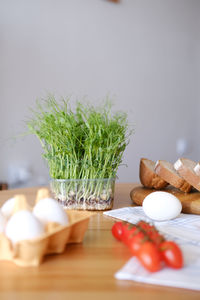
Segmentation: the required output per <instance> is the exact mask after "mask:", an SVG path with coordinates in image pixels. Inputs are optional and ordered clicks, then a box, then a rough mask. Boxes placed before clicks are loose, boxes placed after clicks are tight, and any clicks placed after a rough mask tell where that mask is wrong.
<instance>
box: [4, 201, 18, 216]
mask: <svg viewBox="0 0 200 300" xmlns="http://www.w3.org/2000/svg"><path fill="white" fill-rule="evenodd" d="M14 205H15V198H10V199H8V200H7V201H6V202H5V203H4V204H3V205H2V207H1V212H2V214H3V215H4V216H5V217H6V218H10V216H11V215H12V212H13V209H14Z"/></svg>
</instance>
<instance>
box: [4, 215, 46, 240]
mask: <svg viewBox="0 0 200 300" xmlns="http://www.w3.org/2000/svg"><path fill="white" fill-rule="evenodd" d="M44 232H45V231H44V225H43V224H42V223H41V222H40V221H39V220H38V219H37V218H36V217H35V216H34V215H33V214H32V213H31V212H30V211H28V210H20V211H18V212H16V213H15V214H14V215H12V216H11V217H10V219H9V220H8V222H7V224H6V227H5V235H6V236H7V237H8V238H9V239H10V240H11V241H12V243H13V244H15V243H17V242H19V241H22V240H30V239H35V238H38V237H40V236H41V235H42V234H43V233H44Z"/></svg>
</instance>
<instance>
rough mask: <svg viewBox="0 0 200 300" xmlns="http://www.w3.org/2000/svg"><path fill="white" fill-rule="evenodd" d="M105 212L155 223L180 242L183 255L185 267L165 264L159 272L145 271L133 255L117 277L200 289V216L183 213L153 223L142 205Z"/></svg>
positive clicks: (127, 218) (167, 236) (110, 214)
mask: <svg viewBox="0 0 200 300" xmlns="http://www.w3.org/2000/svg"><path fill="white" fill-rule="evenodd" d="M104 214H105V215H107V216H111V217H114V218H117V219H120V220H123V221H127V222H129V223H133V224H134V223H137V222H138V221H139V220H141V219H142V220H145V221H148V222H150V223H153V224H154V225H155V226H156V227H157V228H158V230H159V231H160V232H161V233H162V234H164V235H165V237H166V238H168V239H171V240H174V241H176V243H178V244H179V246H180V248H181V250H182V252H183V256H184V267H183V268H182V269H180V270H173V269H170V268H167V267H164V268H163V269H162V270H161V271H159V272H156V273H150V272H148V271H147V270H145V269H144V268H143V267H142V266H141V264H140V263H139V262H138V260H137V258H135V257H133V258H131V259H130V260H129V261H128V262H127V263H126V264H125V265H124V266H123V267H122V269H120V270H119V271H118V272H117V273H116V274H115V277H116V278H117V279H123V280H134V281H138V282H143V283H149V284H157V285H163V286H172V287H177V288H186V289H193V290H200V216H198V215H187V214H180V216H179V217H178V218H176V219H174V220H170V221H167V222H153V221H152V220H150V219H148V218H147V217H146V216H145V215H144V213H143V209H142V207H125V208H120V209H116V210H111V211H107V212H104Z"/></svg>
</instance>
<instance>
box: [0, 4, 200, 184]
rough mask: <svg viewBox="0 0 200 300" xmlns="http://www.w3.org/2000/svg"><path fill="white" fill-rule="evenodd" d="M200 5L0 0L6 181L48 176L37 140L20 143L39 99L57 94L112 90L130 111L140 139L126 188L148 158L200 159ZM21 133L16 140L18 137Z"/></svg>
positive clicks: (96, 94) (0, 113)
mask: <svg viewBox="0 0 200 300" xmlns="http://www.w3.org/2000/svg"><path fill="white" fill-rule="evenodd" d="M199 15H200V1H198V0H121V1H120V2H119V4H113V3H111V2H109V1H105V0H34V1H33V0H32V1H31V0H30V1H27V0H18V1H14V0H13V1H12V0H7V1H6V0H0V129H1V130H0V180H6V181H9V182H13V181H14V180H15V177H18V175H19V174H15V169H16V168H19V169H21V173H20V174H21V175H20V176H21V177H22V178H23V176H25V177H26V174H24V173H23V169H24V168H25V169H26V168H27V169H28V170H30V171H31V174H32V175H31V176H32V177H31V179H30V182H29V184H31V185H35V184H40V183H43V182H45V180H47V178H48V170H47V167H46V165H45V164H44V162H43V160H42V158H41V147H40V144H39V142H38V141H37V139H36V138H35V137H32V136H29V137H26V138H21V137H18V134H19V133H21V132H23V131H24V129H25V126H24V123H23V121H24V120H25V119H26V117H27V116H28V115H29V111H28V108H29V107H32V106H33V105H34V103H35V99H36V98H38V97H43V96H45V95H46V93H47V91H49V92H53V93H55V94H56V95H57V96H58V97H59V96H61V95H62V96H66V95H69V94H73V95H74V96H75V97H82V96H84V95H87V96H88V98H89V99H91V101H93V102H94V103H100V102H101V99H102V98H104V96H105V95H106V94H107V93H110V94H111V95H112V96H114V99H115V109H116V110H125V111H127V112H128V115H129V120H130V122H131V123H133V124H135V134H134V135H133V136H132V139H131V142H130V144H129V146H128V148H127V150H126V152H125V154H124V164H127V165H128V167H127V168H126V167H120V168H119V172H118V176H119V180H120V181H129V182H131V181H138V180H139V179H138V166H139V160H140V158H141V157H148V158H150V159H153V160H157V159H166V160H169V161H171V162H174V161H175V160H176V159H177V158H178V157H179V155H180V153H177V147H176V145H177V141H178V140H179V139H184V141H186V143H187V147H186V151H185V153H184V156H186V157H188V158H191V159H193V160H195V161H199V160H200V140H199V133H200V130H199V128H200V121H199V120H200V119H199V111H200V100H199V99H200V85H199V82H200V21H199ZM15 136H17V137H16V138H15V139H14V138H13V137H15Z"/></svg>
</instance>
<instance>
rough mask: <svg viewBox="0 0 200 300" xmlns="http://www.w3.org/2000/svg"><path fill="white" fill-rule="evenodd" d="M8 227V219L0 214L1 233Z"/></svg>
mask: <svg viewBox="0 0 200 300" xmlns="http://www.w3.org/2000/svg"><path fill="white" fill-rule="evenodd" d="M5 226H6V217H5V216H4V215H3V214H2V213H1V212H0V233H1V232H3V231H4V228H5Z"/></svg>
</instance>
